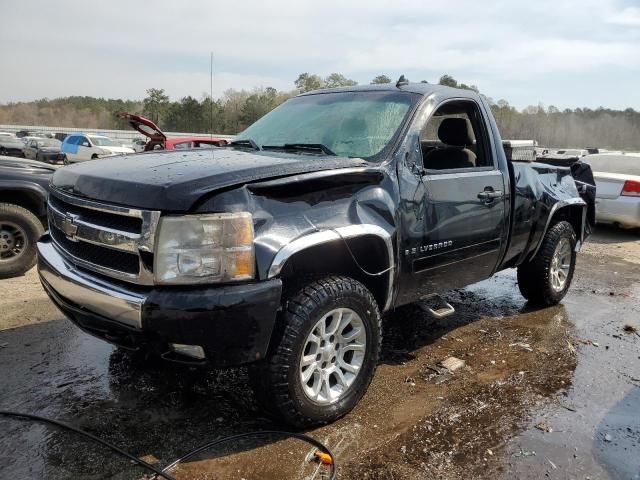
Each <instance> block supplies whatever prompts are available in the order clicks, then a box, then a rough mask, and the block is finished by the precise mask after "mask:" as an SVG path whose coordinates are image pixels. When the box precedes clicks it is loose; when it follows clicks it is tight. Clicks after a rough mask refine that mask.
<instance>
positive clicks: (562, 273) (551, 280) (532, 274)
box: [518, 221, 576, 305]
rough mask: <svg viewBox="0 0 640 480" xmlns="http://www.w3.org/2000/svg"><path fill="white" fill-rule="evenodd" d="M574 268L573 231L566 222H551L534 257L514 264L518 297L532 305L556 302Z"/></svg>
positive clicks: (574, 241)
mask: <svg viewBox="0 0 640 480" xmlns="http://www.w3.org/2000/svg"><path fill="white" fill-rule="evenodd" d="M575 267H576V233H575V231H574V230H573V227H572V226H571V224H570V223H569V222H566V221H560V222H558V223H555V224H553V225H552V226H551V227H550V228H549V230H547V233H546V234H545V236H544V238H543V239H542V245H541V246H540V250H538V253H537V254H536V256H535V257H534V258H533V259H532V260H531V261H530V262H526V263H523V264H522V265H520V266H519V267H518V287H519V288H520V293H522V296H523V297H524V298H526V299H527V300H529V302H531V303H532V304H535V305H556V304H558V303H559V302H560V301H561V300H562V299H563V298H564V296H565V295H566V294H567V291H568V290H569V287H570V286H571V280H572V279H573V272H574V270H575Z"/></svg>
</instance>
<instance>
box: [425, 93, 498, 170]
mask: <svg viewBox="0 0 640 480" xmlns="http://www.w3.org/2000/svg"><path fill="white" fill-rule="evenodd" d="M420 150H421V152H422V164H423V166H424V168H425V169H426V170H427V171H432V172H433V173H437V172H438V171H440V170H453V169H474V168H483V167H484V168H486V167H493V160H492V158H491V155H490V154H489V153H488V152H489V148H488V139H487V133H486V130H485V124H484V120H483V118H482V115H481V113H480V109H479V108H478V105H477V104H476V103H475V102H474V101H471V100H456V101H452V102H447V103H445V104H443V105H441V106H440V107H439V108H438V109H437V110H436V111H435V113H434V114H433V116H432V117H431V118H430V119H429V121H428V122H427V124H426V125H425V126H424V128H423V129H422V131H421V132H420Z"/></svg>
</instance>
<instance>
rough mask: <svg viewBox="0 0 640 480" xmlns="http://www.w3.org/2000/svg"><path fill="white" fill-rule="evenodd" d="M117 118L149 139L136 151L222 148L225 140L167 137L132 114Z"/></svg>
mask: <svg viewBox="0 0 640 480" xmlns="http://www.w3.org/2000/svg"><path fill="white" fill-rule="evenodd" d="M118 117H119V118H121V119H123V120H126V121H127V123H128V124H129V126H130V127H131V128H133V129H134V130H137V131H138V132H140V133H142V134H143V135H145V136H146V137H148V138H149V141H147V142H146V143H145V144H144V146H143V148H142V149H141V150H138V149H137V148H136V151H145V152H149V151H151V150H178V149H189V148H206V147H211V146H216V147H219V146H222V145H224V144H225V143H226V140H221V139H219V138H214V137H189V136H179V137H167V136H166V134H165V133H164V132H163V131H162V130H160V128H159V127H158V126H157V125H156V124H155V123H153V122H152V121H151V120H149V119H148V118H145V117H142V116H140V115H134V114H133V113H126V112H122V113H118Z"/></svg>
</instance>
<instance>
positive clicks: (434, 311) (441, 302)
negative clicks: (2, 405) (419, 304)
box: [422, 293, 456, 318]
mask: <svg viewBox="0 0 640 480" xmlns="http://www.w3.org/2000/svg"><path fill="white" fill-rule="evenodd" d="M422 300H426V301H432V305H433V306H434V307H435V308H432V307H431V306H430V305H429V304H427V305H426V307H427V311H428V312H429V313H430V314H431V315H433V316H434V317H435V318H444V317H448V316H449V315H451V314H452V313H455V311H456V309H455V308H453V306H452V305H451V304H450V303H449V302H447V301H446V300H445V299H444V298H442V297H441V296H440V295H438V294H437V293H433V294H431V295H427V296H426V297H422Z"/></svg>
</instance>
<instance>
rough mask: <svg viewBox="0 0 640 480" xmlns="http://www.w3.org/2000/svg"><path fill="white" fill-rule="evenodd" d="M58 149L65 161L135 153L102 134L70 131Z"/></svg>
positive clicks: (82, 160) (71, 161)
mask: <svg viewBox="0 0 640 480" xmlns="http://www.w3.org/2000/svg"><path fill="white" fill-rule="evenodd" d="M60 150H61V151H62V153H64V155H65V163H76V162H84V161H86V160H95V159H97V158H103V157H109V156H112V155H122V154H129V153H135V150H134V149H133V148H129V147H123V146H121V145H118V144H117V143H116V142H114V141H113V140H111V139H110V138H109V137H105V136H102V135H87V134H84V133H81V132H76V133H70V134H69V135H68V136H67V137H66V138H65V139H64V140H63V141H62V145H61V147H60Z"/></svg>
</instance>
